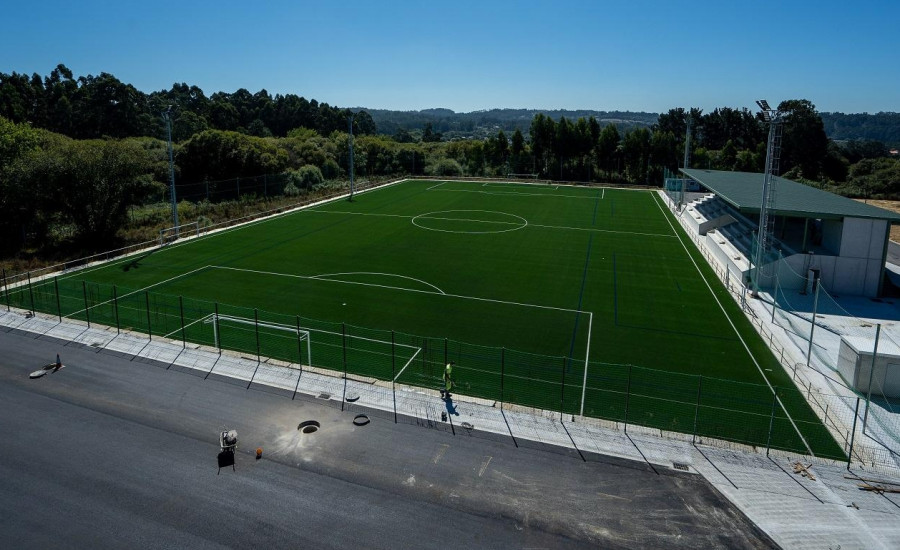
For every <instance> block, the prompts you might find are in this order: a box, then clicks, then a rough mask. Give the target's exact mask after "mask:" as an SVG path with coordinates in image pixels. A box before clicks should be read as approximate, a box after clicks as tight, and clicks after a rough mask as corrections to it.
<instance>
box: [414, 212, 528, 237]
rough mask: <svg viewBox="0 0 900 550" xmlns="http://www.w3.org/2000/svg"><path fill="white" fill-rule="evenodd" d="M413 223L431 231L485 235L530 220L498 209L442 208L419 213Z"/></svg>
mask: <svg viewBox="0 0 900 550" xmlns="http://www.w3.org/2000/svg"><path fill="white" fill-rule="evenodd" d="M412 223H413V225H415V226H416V227H421V228H422V229H427V230H429V231H440V232H441V233H464V234H470V235H483V234H486V233H507V232H509V231H516V230H518V229H522V228H523V227H525V226H527V225H528V220H526V219H525V218H523V217H522V216H517V215H515V214H510V213H508V212H498V211H496V210H441V211H438V212H428V213H425V214H419V215H418V216H416V217H414V218H413V219H412ZM456 227H461V228H460V229H456ZM470 228H471V229H470Z"/></svg>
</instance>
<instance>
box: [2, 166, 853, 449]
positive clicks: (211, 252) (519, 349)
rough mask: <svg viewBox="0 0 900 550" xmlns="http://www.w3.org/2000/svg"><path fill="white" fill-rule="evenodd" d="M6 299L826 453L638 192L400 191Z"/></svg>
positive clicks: (410, 184)
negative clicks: (450, 375)
mask: <svg viewBox="0 0 900 550" xmlns="http://www.w3.org/2000/svg"><path fill="white" fill-rule="evenodd" d="M685 244H686V246H685ZM57 288H58V289H59V290H58V295H59V298H60V301H59V304H57V302H56V297H57ZM716 297H717V298H718V302H717V301H716V299H715V298H716ZM7 298H8V299H10V300H12V301H15V302H16V303H17V304H18V305H21V306H23V307H29V306H30V301H31V300H34V301H35V306H34V307H35V309H38V310H42V311H47V312H52V313H61V314H62V315H63V316H68V317H72V318H79V319H87V317H88V316H90V317H91V321H92V322H96V323H103V324H108V325H111V326H115V325H119V326H122V327H123V328H131V329H134V330H139V331H142V332H145V333H147V332H150V333H151V334H154V335H156V336H166V337H168V338H172V339H181V338H182V337H184V338H185V339H186V340H189V341H194V342H199V343H205V344H209V345H215V344H216V343H217V342H218V343H219V345H221V346H222V347H225V348H228V349H234V350H239V351H243V352H247V353H253V354H255V353H260V354H261V355H262V356H266V357H273V358H277V359H283V360H287V361H292V362H298V363H303V364H309V363H310V358H309V353H310V352H311V354H312V361H311V362H312V364H313V365H315V366H321V367H326V368H330V369H334V370H346V371H347V372H351V373H355V374H361V375H366V376H372V377H376V378H379V379H383V380H390V379H392V378H394V377H396V376H399V378H398V382H402V383H406V384H413V385H417V386H424V387H434V388H436V387H438V386H439V385H440V384H441V371H442V368H443V365H444V363H445V361H447V360H453V361H456V363H457V367H456V370H455V371H454V372H455V377H456V379H457V384H458V388H457V391H458V393H463V394H468V395H473V396H478V397H484V398H488V399H497V400H502V401H504V402H513V403H518V404H523V405H529V406H535V407H541V408H546V409H552V410H560V409H562V410H563V411H565V412H567V413H574V414H577V413H580V412H582V408H583V412H584V414H585V415H589V416H595V417H601V418H608V419H612V420H617V421H627V422H629V423H636V424H641V425H645V426H650V427H655V428H660V429H666V430H676V431H682V432H686V433H696V434H698V435H700V436H710V437H717V438H722V439H729V440H733V441H739V442H743V443H748V444H753V445H766V444H770V445H772V446H773V447H776V448H783V449H788V450H795V451H802V450H803V449H804V447H805V446H804V444H803V442H802V441H801V440H800V437H799V435H798V433H797V432H798V430H797V429H795V428H794V426H795V425H796V426H798V428H799V432H800V433H802V434H803V437H804V438H806V441H807V444H808V445H809V446H810V447H811V448H812V449H813V451H814V452H815V453H816V454H817V455H826V456H832V457H841V456H843V453H842V451H841V448H840V446H838V445H837V444H836V443H835V442H834V440H833V439H832V438H831V436H830V435H829V434H828V432H827V430H826V429H825V428H824V427H823V426H822V425H821V423H820V422H819V420H818V419H817V418H816V416H815V414H814V413H813V412H812V411H811V409H810V408H809V406H808V405H807V404H806V403H805V401H804V400H803V399H802V397H801V396H800V395H799V393H798V392H797V390H796V389H795V388H794V386H793V385H792V383H791V381H790V380H789V378H788V377H787V375H786V373H785V372H784V370H783V369H782V367H781V366H780V365H779V364H778V362H777V360H776V359H775V358H774V357H773V356H772V355H771V353H770V352H769V350H768V349H767V347H766V346H765V344H764V343H763V342H762V341H761V340H760V338H759V337H758V336H757V335H756V333H755V332H754V330H753V329H752V327H751V326H750V324H749V322H747V320H746V319H745V318H744V316H743V314H742V313H741V311H740V309H739V308H738V306H737V305H736V304H735V303H734V301H733V300H732V298H731V297H730V296H729V295H728V293H727V291H726V289H725V288H724V287H723V286H722V285H721V284H720V283H719V281H718V280H717V279H716V277H715V275H714V274H713V273H712V271H711V269H710V268H709V267H708V265H707V264H706V263H705V261H703V260H702V258H701V257H700V255H699V253H698V252H697V250H696V249H695V248H694V247H693V245H692V244H691V243H690V241H689V240H688V239H687V238H686V236H685V235H684V234H683V232H682V231H681V228H680V227H679V226H678V224H677V223H676V222H675V221H674V219H673V218H672V216H671V214H670V213H669V212H668V211H667V210H666V209H665V208H664V206H663V204H662V201H661V200H660V199H659V197H658V196H657V195H656V194H655V193H654V192H650V191H636V190H620V189H597V188H574V187H567V186H554V185H516V184H498V183H485V184H482V183H469V182H435V181H407V182H403V183H400V184H396V185H392V186H389V187H386V188H382V189H379V190H375V191H372V192H367V193H362V194H358V195H356V196H355V197H354V200H353V201H352V202H350V201H347V200H337V201H332V202H328V203H325V204H321V205H318V206H315V207H312V208H309V209H306V210H302V211H298V212H294V213H290V214H287V215H282V216H279V217H276V218H272V219H269V220H265V221H261V222H256V223H252V224H248V225H246V226H241V227H237V228H233V229H229V230H226V231H222V232H219V233H212V234H209V235H207V236H204V237H202V238H200V239H197V240H191V241H183V242H177V243H175V244H172V245H169V246H167V247H165V248H162V249H159V250H156V251H152V252H149V253H144V254H140V255H137V256H132V257H129V258H127V259H123V260H118V261H115V262H112V263H110V264H105V265H101V266H99V267H94V268H90V269H85V270H82V271H78V272H75V273H72V274H69V275H64V276H60V277H59V278H58V280H44V281H42V282H41V283H35V284H33V285H32V288H31V290H30V292H28V291H27V290H26V288H25V287H17V288H16V289H15V290H14V291H13V292H11V293H8V297H7ZM85 301H87V304H88V308H87V311H85V309H86V308H85ZM720 304H721V305H720ZM148 311H149V315H148ZM216 312H218V314H219V317H218V322H215V321H214V316H213V315H212V314H213V313H216ZM182 317H183V318H184V323H183V324H184V329H183V331H182ZM257 319H258V320H259V321H261V322H262V323H263V326H262V327H261V328H260V329H259V331H258V333H257V329H256V326H255V324H254V322H255V320H257ZM247 320H249V321H251V322H250V323H248V322H247ZM297 326H299V327H300V328H301V330H303V331H308V333H309V340H310V345H309V347H308V348H307V346H306V343H305V342H304V341H298V337H297V332H296V330H294V331H291V327H293V328H295V329H296V327H297ZM303 334H306V333H305V332H304V333H303ZM217 336H218V339H217ZM742 340H743V341H742ZM745 345H746V346H747V347H745ZM748 347H749V353H748ZM307 350H309V351H307ZM585 359H587V362H586V361H585ZM586 365H587V376H586V377H585V371H584V369H585V366H586ZM585 378H586V384H585V383H584V382H585ZM769 385H771V386H773V387H777V388H778V393H779V395H780V396H782V401H783V404H784V407H785V408H786V410H787V413H788V414H786V413H785V410H784V409H783V408H782V405H781V404H777V403H776V404H775V406H774V407H773V393H772V391H771V389H770V387H769ZM773 411H774V412H773ZM788 415H790V418H791V419H792V420H793V423H791V421H790V420H789V419H788ZM770 427H771V430H770ZM770 432H771V435H770Z"/></svg>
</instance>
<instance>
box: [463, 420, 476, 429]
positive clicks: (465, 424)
mask: <svg viewBox="0 0 900 550" xmlns="http://www.w3.org/2000/svg"><path fill="white" fill-rule="evenodd" d="M462 427H463V428H465V429H467V430H472V429H475V426H473V425H472V423H471V422H463V423H462Z"/></svg>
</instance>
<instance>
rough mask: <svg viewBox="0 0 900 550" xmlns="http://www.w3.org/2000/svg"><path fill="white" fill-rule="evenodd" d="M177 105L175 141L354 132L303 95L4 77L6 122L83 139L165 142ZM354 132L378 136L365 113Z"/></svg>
mask: <svg viewBox="0 0 900 550" xmlns="http://www.w3.org/2000/svg"><path fill="white" fill-rule="evenodd" d="M170 105H171V106H173V108H174V111H175V114H174V117H173V126H172V138H173V139H174V140H175V141H183V140H185V139H188V138H190V137H191V136H192V135H194V134H196V133H199V132H203V131H205V130H210V129H213V130H229V131H235V132H239V133H242V134H248V135H252V136H258V137H271V136H276V137H284V136H286V135H287V133H288V132H289V131H290V130H292V129H294V128H299V127H304V128H310V129H313V130H316V131H317V132H319V133H321V134H329V133H331V132H333V131H340V130H345V129H347V128H348V116H349V115H350V114H351V111H350V110H348V109H339V108H338V107H334V106H331V105H328V104H327V103H319V102H318V101H316V100H315V99H311V100H307V99H306V98H303V97H299V96H297V95H295V94H285V95H281V94H277V95H275V96H274V97H273V96H272V95H271V94H269V93H268V92H267V91H266V90H260V91H258V92H256V93H250V92H249V91H248V90H245V89H243V88H241V89H239V90H237V91H235V92H234V93H226V92H216V93H214V94H212V95H211V96H209V97H207V96H206V94H205V93H204V92H203V90H202V89H200V88H199V87H197V86H188V85H187V84H185V83H181V84H174V85H173V86H172V88H171V89H169V90H161V91H155V92H151V93H150V94H145V93H144V92H142V91H140V90H138V89H136V88H135V87H134V86H132V85H131V84H126V83H124V82H122V81H120V80H119V79H117V78H116V77H115V76H113V75H111V74H108V73H105V72H104V73H100V75H98V76H93V75H87V76H79V77H78V78H77V79H76V78H75V77H74V75H73V73H72V71H71V70H69V69H68V68H67V67H66V66H65V65H62V64H60V65H58V66H57V67H56V68H55V69H53V70H52V71H51V72H50V74H49V75H47V76H45V77H41V76H40V75H38V74H37V73H34V74H32V75H31V76H28V75H26V74H18V73H15V72H13V73H12V74H6V73H0V116H2V117H4V118H6V119H7V120H10V121H12V122H28V123H30V124H31V125H32V126H34V127H37V128H44V129H47V130H51V131H53V132H57V133H60V134H64V135H67V136H69V137H73V138H76V139H97V138H102V137H113V138H125V137H138V136H153V137H161V136H164V135H165V131H166V130H165V123H164V121H163V118H162V113H163V111H166V110H167V108H168V106H170ZM353 124H354V132H355V133H359V134H372V133H375V123H374V122H373V121H372V117H371V116H370V115H369V114H368V113H366V112H365V111H362V112H359V113H357V115H356V117H355V118H354V121H353Z"/></svg>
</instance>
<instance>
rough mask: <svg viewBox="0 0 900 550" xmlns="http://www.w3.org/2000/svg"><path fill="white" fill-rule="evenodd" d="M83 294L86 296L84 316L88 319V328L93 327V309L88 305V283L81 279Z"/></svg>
mask: <svg viewBox="0 0 900 550" xmlns="http://www.w3.org/2000/svg"><path fill="white" fill-rule="evenodd" d="M81 294H82V295H83V296H84V317H85V319H87V324H88V328H91V309H90V308H89V307H88V299H87V283H86V282H84V281H83V280H82V281H81Z"/></svg>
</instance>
